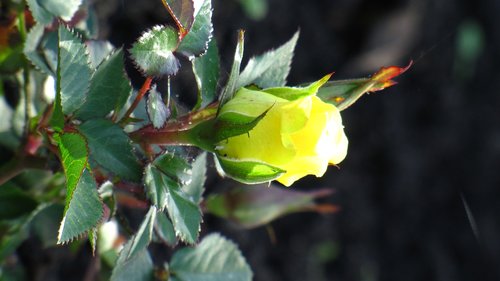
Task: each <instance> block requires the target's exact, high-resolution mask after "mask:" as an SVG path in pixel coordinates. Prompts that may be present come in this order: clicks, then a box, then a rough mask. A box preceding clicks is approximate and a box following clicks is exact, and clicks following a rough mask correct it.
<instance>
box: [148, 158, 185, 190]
mask: <svg viewBox="0 0 500 281" xmlns="http://www.w3.org/2000/svg"><path fill="white" fill-rule="evenodd" d="M154 165H155V167H156V168H158V169H159V170H160V171H162V172H163V173H164V174H165V175H167V176H168V177H170V178H171V179H172V180H174V181H176V182H178V183H179V184H181V185H183V184H186V183H187V182H189V181H191V176H192V174H191V165H189V163H188V161H187V160H186V159H185V158H184V157H182V156H180V155H178V154H176V153H172V152H166V153H164V154H162V155H160V156H158V157H157V158H156V159H155V161H154Z"/></svg>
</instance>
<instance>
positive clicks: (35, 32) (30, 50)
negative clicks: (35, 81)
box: [23, 23, 54, 75]
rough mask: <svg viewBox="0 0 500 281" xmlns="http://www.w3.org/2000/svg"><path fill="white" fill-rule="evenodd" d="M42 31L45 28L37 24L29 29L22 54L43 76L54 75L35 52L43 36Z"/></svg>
mask: <svg viewBox="0 0 500 281" xmlns="http://www.w3.org/2000/svg"><path fill="white" fill-rule="evenodd" d="M44 30H45V27H44V26H43V25H42V24H40V23H37V24H36V25H35V26H33V27H32V28H31V29H30V31H29V32H28V35H27V36H26V42H25V44H24V50H23V52H24V54H25V55H26V57H27V58H28V59H29V60H30V61H31V63H32V64H33V65H34V66H35V67H36V68H38V69H40V70H41V71H42V72H44V73H45V74H49V75H54V72H53V71H52V69H50V66H48V65H47V63H46V62H45V60H44V59H43V58H42V57H41V56H40V54H39V53H38V51H37V47H38V45H39V43H40V41H41V39H42V37H43V34H44Z"/></svg>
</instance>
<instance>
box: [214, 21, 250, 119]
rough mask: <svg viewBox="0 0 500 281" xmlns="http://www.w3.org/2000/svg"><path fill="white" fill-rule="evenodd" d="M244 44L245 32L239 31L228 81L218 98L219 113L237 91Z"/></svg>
mask: <svg viewBox="0 0 500 281" xmlns="http://www.w3.org/2000/svg"><path fill="white" fill-rule="evenodd" d="M244 44H245V32H244V31H243V30H240V31H239V32H238V43H237V44H236V51H235V52H234V60H233V66H232V67H231V73H230V74H229V79H228V81H227V84H226V87H225V88H224V90H223V91H222V94H221V96H220V98H219V101H220V102H219V111H220V108H221V107H222V106H223V105H224V104H225V103H226V102H227V101H229V100H230V99H231V98H232V97H233V95H234V93H235V92H236V90H237V89H238V87H237V83H238V81H239V77H240V66H241V60H242V59H243V51H244ZM217 113H218V112H217Z"/></svg>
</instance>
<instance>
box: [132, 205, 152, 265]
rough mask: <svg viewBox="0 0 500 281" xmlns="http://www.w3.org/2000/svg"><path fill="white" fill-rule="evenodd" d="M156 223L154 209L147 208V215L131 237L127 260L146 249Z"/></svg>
mask: <svg viewBox="0 0 500 281" xmlns="http://www.w3.org/2000/svg"><path fill="white" fill-rule="evenodd" d="M155 221H156V207H155V206H151V207H150V208H149V211H148V213H147V214H146V216H145V217H144V220H143V221H142V224H141V226H140V227H139V230H137V233H136V234H135V235H134V236H133V238H132V239H131V240H132V245H130V249H129V252H128V254H127V259H130V258H131V257H132V256H134V255H136V254H138V253H139V252H141V251H143V250H144V249H146V247H147V246H148V245H149V243H150V242H151V238H152V236H153V225H154V222H155Z"/></svg>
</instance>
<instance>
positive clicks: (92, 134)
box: [80, 119, 141, 182]
mask: <svg viewBox="0 0 500 281" xmlns="http://www.w3.org/2000/svg"><path fill="white" fill-rule="evenodd" d="M80 132H81V133H82V134H83V135H84V136H85V137H86V138H87V143H88V146H89V150H90V158H91V159H93V160H95V161H96V162H97V164H99V165H100V166H102V167H103V168H104V169H106V170H108V171H110V172H112V173H114V174H116V175H118V176H119V177H121V178H123V179H126V180H131V181H136V182H138V181H140V179H141V167H140V165H139V163H138V162H137V159H136V158H135V156H134V154H133V153H132V146H131V145H130V140H129V138H128V136H127V135H126V134H125V133H124V132H123V130H122V129H121V128H120V126H118V125H116V124H114V123H113V122H111V121H109V120H106V119H92V120H89V121H86V122H85V123H83V124H82V125H81V126H80Z"/></svg>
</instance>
